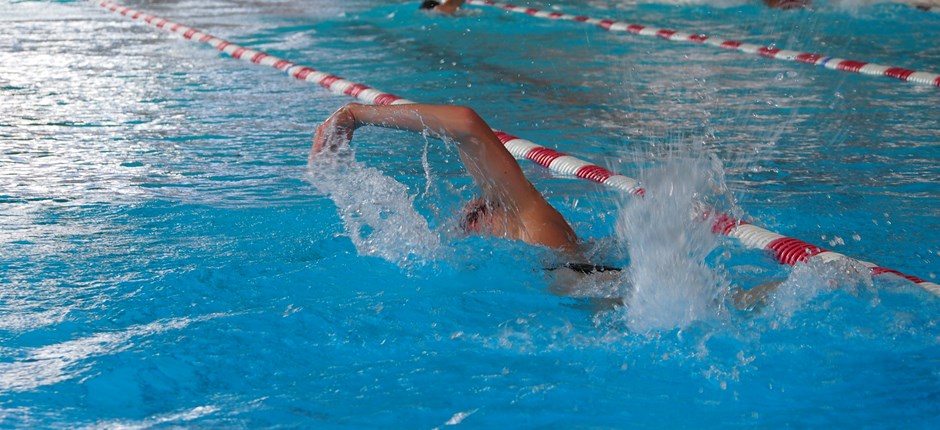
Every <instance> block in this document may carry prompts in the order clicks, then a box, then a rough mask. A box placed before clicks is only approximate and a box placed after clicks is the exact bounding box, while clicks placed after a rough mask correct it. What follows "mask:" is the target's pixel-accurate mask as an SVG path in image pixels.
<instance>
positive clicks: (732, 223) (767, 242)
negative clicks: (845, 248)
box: [712, 214, 940, 296]
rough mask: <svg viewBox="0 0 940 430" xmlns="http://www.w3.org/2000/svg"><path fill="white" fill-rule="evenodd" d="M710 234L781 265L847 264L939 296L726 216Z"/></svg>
mask: <svg viewBox="0 0 940 430" xmlns="http://www.w3.org/2000/svg"><path fill="white" fill-rule="evenodd" d="M712 231H714V232H715V233H716V234H722V235H725V236H728V237H733V238H735V239H738V240H739V241H740V242H741V243H742V244H743V245H744V246H745V247H747V248H756V249H763V250H766V251H770V253H771V254H772V255H773V257H774V259H775V260H777V261H778V262H780V263H782V264H787V265H790V266H792V265H794V264H796V263H799V262H806V261H808V260H809V259H810V258H821V259H823V261H827V262H828V261H833V260H846V261H852V262H855V263H859V264H862V265H863V266H865V267H868V268H869V270H870V271H871V276H878V275H881V274H885V273H890V274H893V275H896V276H900V277H902V278H904V279H907V280H909V281H911V282H913V283H915V284H917V285H918V286H920V287H921V288H924V289H925V290H927V291H930V292H931V293H933V294H935V295H937V296H940V285H937V284H936V283H934V282H930V281H927V280H924V279H921V278H918V277H916V276H911V275H905V274H903V273H901V272H898V271H897V270H893V269H887V268H884V267H880V266H878V265H877V264H874V263H869V262H867V261H862V260H858V259H855V258H852V257H848V256H846V255H844V254H840V253H838V252H833V251H829V250H826V249H823V248H820V247H818V246H815V245H813V244H810V243H808V242H804V241H802V240H799V239H793V238H790V237H786V236H784V235H781V234H778V233H774V232H772V231H769V230H766V229H763V228H761V227H758V226H756V225H753V224H750V223H748V222H746V221H740V220H735V219H734V218H732V217H730V216H728V215H726V214H717V216H716V217H715V221H714V223H713V224H712Z"/></svg>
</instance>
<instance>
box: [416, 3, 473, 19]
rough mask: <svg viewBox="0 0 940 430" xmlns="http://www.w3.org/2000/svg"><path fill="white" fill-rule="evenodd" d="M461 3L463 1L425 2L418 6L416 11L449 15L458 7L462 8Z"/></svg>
mask: <svg viewBox="0 0 940 430" xmlns="http://www.w3.org/2000/svg"><path fill="white" fill-rule="evenodd" d="M463 2H464V0H443V1H437V0H425V1H424V2H423V3H421V6H418V9H422V10H432V11H434V12H437V13H443V14H445V15H450V14H452V13H454V12H456V11H457V9H459V8H460V6H463Z"/></svg>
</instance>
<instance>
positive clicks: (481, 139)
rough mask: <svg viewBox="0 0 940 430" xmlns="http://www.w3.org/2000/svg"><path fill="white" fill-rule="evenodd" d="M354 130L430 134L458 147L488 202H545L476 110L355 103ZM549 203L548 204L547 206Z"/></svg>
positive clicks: (352, 108) (522, 206) (527, 204)
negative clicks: (366, 128) (376, 128)
mask: <svg viewBox="0 0 940 430" xmlns="http://www.w3.org/2000/svg"><path fill="white" fill-rule="evenodd" d="M346 109H349V110H350V112H351V113H352V114H353V116H354V117H355V127H354V128H356V127H359V126H362V125H373V126H379V127H386V128H397V129H402V130H409V131H413V132H418V133H421V132H426V133H428V134H429V135H430V136H433V137H436V138H447V139H450V140H453V141H454V142H456V143H457V147H458V149H459V150H460V156H461V159H462V160H463V162H464V165H465V166H466V168H467V171H468V172H469V173H470V176H472V177H473V179H474V180H475V181H476V183H477V185H479V187H480V189H481V190H482V192H483V194H484V196H485V197H487V198H489V199H492V200H494V201H500V202H502V203H508V204H513V205H515V206H516V207H517V208H518V209H520V210H524V209H526V208H529V207H530V206H531V205H532V204H535V205H538V204H539V203H541V202H544V198H543V197H542V195H541V194H540V193H539V192H538V191H537V190H536V189H535V188H534V187H533V186H532V184H530V183H529V181H528V179H526V177H525V175H524V174H523V173H522V169H521V168H520V167H519V163H517V162H516V160H515V158H513V156H512V154H510V153H509V150H507V149H506V147H505V146H504V145H503V143H502V142H500V140H499V138H498V137H496V134H495V133H494V132H493V130H492V129H490V127H489V125H487V124H486V121H484V120H483V119H482V118H481V117H480V116H479V115H478V114H477V113H476V112H475V111H474V110H473V109H471V108H468V107H464V106H454V105H427V104H403V105H394V106H372V105H360V104H356V103H350V104H349V105H347V106H346ZM545 204H547V202H546V203H545Z"/></svg>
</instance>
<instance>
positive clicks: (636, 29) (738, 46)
mask: <svg viewBox="0 0 940 430" xmlns="http://www.w3.org/2000/svg"><path fill="white" fill-rule="evenodd" d="M466 3H467V4H471V5H474V6H490V7H496V8H500V9H504V10H507V11H510V12H517V13H524V14H526V15H531V16H534V17H537V18H545V19H553V20H565V21H576V22H583V23H585V24H592V25H596V26H598V27H600V28H603V29H605V30H609V31H625V32H628V33H632V34H638V35H640V36H650V37H659V38H662V39H666V40H671V41H675V42H692V43H699V44H706V45H712V46H717V47H719V48H722V49H732V50H737V51H741V52H745V53H748V54H757V55H760V56H762V57H767V58H774V59H777V60H789V61H797V62H800V63H807V64H814V65H817V66H821V67H825V68H827V69H833V70H842V71H846V72H854V73H861V74H865V75H876V76H887V77H890V78H897V79H900V80H902V81H908V82H915V83H918V84H924V85H931V86H935V87H940V74H936V73H932V72H918V71H915V70H910V69H905V68H903V67H893V66H883V65H881V64H875V63H865V62H862V61H855V60H846V59H843V58H837V57H830V56H826V55H821V54H813V53H809V52H797V51H791V50H789V49H780V48H774V47H769V46H760V45H755V44H753V43H744V42H738V41H735V40H727V39H721V38H718V37H710V36H706V35H704V34H700V33H695V34H693V33H685V32H682V31H676V30H669V29H665V28H655V27H650V26H647V25H641V24H630V23H626V22H621V21H614V20H610V19H598V18H590V17H587V16H583V15H569V14H566V13H560V12H548V11H544V10H539V9H535V8H530V7H525V6H516V5H512V4H506V3H497V2H495V1H491V0H467V2H466Z"/></svg>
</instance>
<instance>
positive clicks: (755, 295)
mask: <svg viewBox="0 0 940 430" xmlns="http://www.w3.org/2000/svg"><path fill="white" fill-rule="evenodd" d="M782 283H783V281H770V282H764V283H763V284H760V285H758V286H756V287H754V288H751V289H750V290H742V289H740V288H736V289H735V290H734V291H733V292H732V299H733V301H734V307H736V308H738V309H739V310H742V311H754V310H757V309H760V308H762V307H764V306H766V305H767V303H769V302H770V296H771V295H772V294H773V293H774V292H776V291H777V288H779V287H780V284H782Z"/></svg>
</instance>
